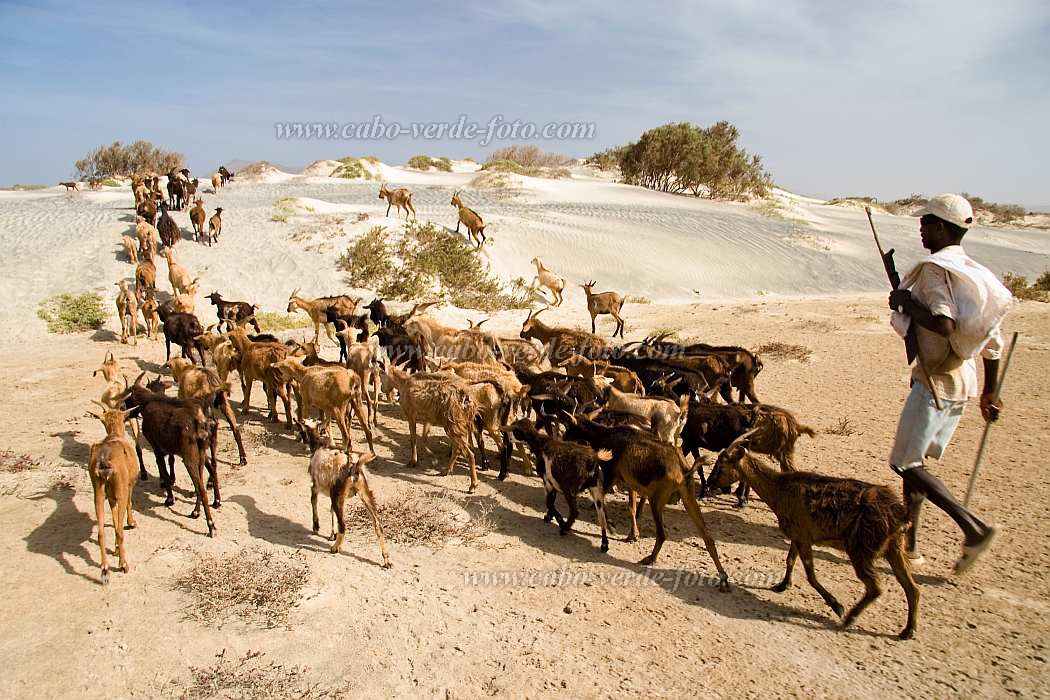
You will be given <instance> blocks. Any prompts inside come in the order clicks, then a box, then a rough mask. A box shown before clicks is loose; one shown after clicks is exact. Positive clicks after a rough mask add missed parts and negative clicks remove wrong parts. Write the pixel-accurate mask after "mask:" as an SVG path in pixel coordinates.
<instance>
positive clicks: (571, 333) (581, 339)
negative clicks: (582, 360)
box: [520, 307, 608, 367]
mask: <svg viewBox="0 0 1050 700" xmlns="http://www.w3.org/2000/svg"><path fill="white" fill-rule="evenodd" d="M547 308H548V307H544V308H542V309H537V310H536V311H530V312H529V315H528V317H527V318H526V319H525V321H524V322H523V323H522V324H521V334H520V335H521V337H522V338H524V339H526V340H533V339H535V340H538V341H540V342H541V343H543V345H544V346H546V348H547V357H548V359H549V360H550V363H551V366H553V367H564V366H565V363H566V362H568V361H569V358H571V357H572V356H573V355H582V356H584V357H586V358H588V359H591V360H595V359H598V358H600V357H603V356H604V355H605V354H606V352H607V348H608V343H606V341H605V339H604V338H602V337H600V336H597V335H594V334H593V333H588V332H586V331H578V330H575V329H572V328H562V327H558V326H548V325H547V324H545V323H544V322H543V321H541V320H540V319H539V318H537V317H538V316H539V315H540V313H542V312H543V311H545V310H546V309H547Z"/></svg>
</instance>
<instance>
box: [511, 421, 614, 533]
mask: <svg viewBox="0 0 1050 700" xmlns="http://www.w3.org/2000/svg"><path fill="white" fill-rule="evenodd" d="M503 430H504V432H506V433H507V434H508V438H509V437H510V436H513V437H514V439H516V440H521V441H523V442H525V444H527V445H528V446H529V449H530V450H532V454H533V458H534V461H535V464H536V473H537V474H539V476H540V478H541V479H543V488H544V490H545V491H546V492H547V513H546V515H544V516H543V520H544V521H545V522H548V523H549V522H550V521H551V519H552V518H553V519H554V520H557V521H558V526H559V528H560V530H559V533H560V534H561V535H562V536H564V535H567V534H569V531H570V530H572V524H573V523H574V522H576V518H577V517H578V516H579V514H580V511H579V509H578V508H577V506H576V497H577V495H578V494H579V493H580V492H581V491H583V490H584V489H587V490H589V491H590V493H591V500H592V501H593V502H594V510H595V512H596V517H597V520H598V527H600V528H601V530H602V545H601V549H602V551H603V552H608V551H609V532H608V529H609V526H608V523H607V521H606V518H605V494H606V493H607V492H608V490H609V489H610V488H612V481H613V470H612V469H610V468H608V467H607V463H608V462H609V460H610V459H612V452H610V451H609V450H593V449H591V448H590V447H588V446H586V445H582V444H580V443H577V442H566V441H565V440H559V439H558V438H554V437H550V436H548V435H544V434H543V433H541V432H539V431H538V430H536V426H535V425H533V423H532V421H531V420H529V419H528V418H522V419H520V420H517V421H515V422H514V423H512V424H511V425H509V426H507V427H506V428H504V429H503ZM559 493H560V494H561V495H562V496H563V497H564V498H565V501H566V502H567V503H568V504H569V518H568V519H567V520H566V519H564V518H562V517H561V513H559V512H558V509H557V508H556V507H555V501H556V500H557V498H558V494H559Z"/></svg>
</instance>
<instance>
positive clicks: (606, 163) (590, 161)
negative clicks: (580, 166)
mask: <svg viewBox="0 0 1050 700" xmlns="http://www.w3.org/2000/svg"><path fill="white" fill-rule="evenodd" d="M626 148H627V146H617V147H616V148H607V149H605V150H604V151H599V152H598V153H595V154H593V155H591V156H589V157H588V158H587V160H585V161H584V163H586V164H587V165H594V166H596V167H597V168H598V169H599V170H616V169H617V168H619V167H620V158H621V157H622V156H623V152H624V149H626Z"/></svg>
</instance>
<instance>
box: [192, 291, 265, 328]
mask: <svg viewBox="0 0 1050 700" xmlns="http://www.w3.org/2000/svg"><path fill="white" fill-rule="evenodd" d="M204 298H205V299H207V300H208V301H210V302H211V303H212V304H213V305H214V306H215V315H216V316H217V317H218V319H219V327H218V329H219V331H220V332H221V331H222V327H223V324H226V328H227V330H229V329H231V328H233V327H234V325H235V324H237V325H240V324H245V323H247V324H251V326H252V328H254V329H255V332H256V333H262V329H261V328H259V322H258V321H257V320H256V318H255V311H256V310H257V309H258V308H259V307H258V306H257V305H255V304H249V303H248V302H246V301H226V300H225V299H223V298H222V295H221V294H219V293H218V292H212V293H211V294H209V295H208V296H206V297H204Z"/></svg>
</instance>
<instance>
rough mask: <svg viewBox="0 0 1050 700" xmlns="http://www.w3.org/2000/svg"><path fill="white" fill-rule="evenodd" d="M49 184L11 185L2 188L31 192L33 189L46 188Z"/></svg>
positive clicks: (10, 190)
mask: <svg viewBox="0 0 1050 700" xmlns="http://www.w3.org/2000/svg"><path fill="white" fill-rule="evenodd" d="M48 187H49V185H11V186H10V187H0V190H7V191H9V192H31V191H33V190H44V189H47V188H48Z"/></svg>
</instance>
